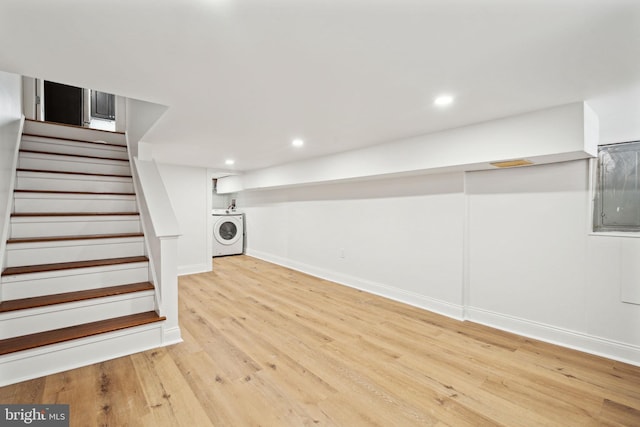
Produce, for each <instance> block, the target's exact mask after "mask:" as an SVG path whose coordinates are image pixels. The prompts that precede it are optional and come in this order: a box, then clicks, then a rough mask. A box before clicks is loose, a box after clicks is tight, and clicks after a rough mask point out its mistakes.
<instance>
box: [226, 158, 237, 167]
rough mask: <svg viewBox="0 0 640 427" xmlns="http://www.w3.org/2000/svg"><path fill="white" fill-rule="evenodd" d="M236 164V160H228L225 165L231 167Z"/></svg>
mask: <svg viewBox="0 0 640 427" xmlns="http://www.w3.org/2000/svg"><path fill="white" fill-rule="evenodd" d="M234 163H235V160H233V159H227V160H225V161H224V164H225V165H229V166H231V165H232V164H234Z"/></svg>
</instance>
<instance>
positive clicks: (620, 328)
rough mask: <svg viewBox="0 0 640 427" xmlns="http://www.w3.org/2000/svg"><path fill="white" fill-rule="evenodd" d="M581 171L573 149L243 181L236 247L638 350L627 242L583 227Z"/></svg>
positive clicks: (347, 280) (583, 342) (479, 315)
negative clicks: (406, 168)
mask: <svg viewBox="0 0 640 427" xmlns="http://www.w3.org/2000/svg"><path fill="white" fill-rule="evenodd" d="M588 179H589V162H588V161H586V160H579V161H571V162H564V163H558V164H551V165H542V166H532V167H525V168H514V169H505V170H494V171H482V172H472V173H466V174H463V173H455V174H439V175H422V176H414V177H406V178H395V179H380V180H371V181H365V182H357V183H356V182H351V183H341V184H325V185H317V186H307V187H296V188H288V189H278V190H265V191H254V192H243V193H241V194H240V196H239V201H238V203H239V205H240V206H242V209H243V211H244V212H246V220H247V253H248V254H249V255H253V256H257V257H260V258H263V259H266V260H270V261H273V262H276V263H280V264H282V265H286V266H289V267H292V268H295V269H299V270H302V271H305V272H308V273H310V274H314V275H317V276H320V277H324V278H327V279H330V280H334V281H337V282H341V283H344V284H347V285H349V286H353V287H356V288H360V289H364V290H367V291H369V292H373V293H377V294H381V295H384V296H387V297H390V298H394V299H397V300H401V301H404V302H407V303H410V304H413V305H417V306H420V307H423V308H426V309H429V310H433V311H436V312H440V313H443V314H447V315H450V316H453V317H457V318H461V319H462V318H467V319H469V320H473V321H477V322H480V323H485V324H489V325H493V326H496V327H499V328H502V329H505V330H510V331H513V332H516V333H520V334H523V335H527V336H532V337H535V338H539V339H543V340H546V341H550V342H556V343H560V344H562V345H566V346H570V347H574V348H579V349H582V350H585V351H589V352H592V353H596V354H603V355H606V356H609V357H612V358H615V359H619V360H625V361H629V362H632V363H635V364H640V327H638V326H637V325H640V305H634V304H627V303H623V302H622V301H621V299H620V289H621V282H622V281H624V280H623V278H622V277H621V276H623V275H621V273H620V271H621V268H622V266H621V261H620V254H621V252H620V251H624V250H626V249H624V248H625V247H626V246H629V245H626V246H625V244H624V243H621V241H623V240H625V239H624V238H621V237H603V236H599V235H590V233H589V218H590V212H589V209H590V202H589V200H590V192H589V185H588ZM627 240H628V239H627ZM621 248H622V249H621ZM342 249H344V258H341V250H342ZM633 250H634V249H633V248H631V249H628V251H630V252H628V253H629V254H631V256H633V254H634V252H633ZM627 258H629V257H627ZM638 280H640V278H638Z"/></svg>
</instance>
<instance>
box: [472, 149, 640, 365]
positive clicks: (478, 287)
mask: <svg viewBox="0 0 640 427" xmlns="http://www.w3.org/2000/svg"><path fill="white" fill-rule="evenodd" d="M466 192H467V197H468V221H469V229H468V230H469V235H468V254H469V258H468V281H469V283H468V285H467V286H468V289H469V295H468V307H466V308H467V314H468V318H469V319H472V320H477V321H480V322H482V323H486V324H490V325H493V326H497V327H499V328H502V329H507V330H511V331H514V332H517V333H521V334H524V335H528V336H532V337H537V338H541V339H544V340H547V341H551V342H558V343H561V344H563V345H567V346H570V347H575V348H579V349H583V350H587V351H590V352H593V353H596V354H602V355H606V356H609V357H613V358H616V359H620V360H626V361H630V362H632V363H636V364H640V329H638V328H636V327H630V326H631V325H637V324H640V305H634V304H628V303H625V302H623V300H622V298H621V289H622V287H623V285H625V284H627V283H629V281H632V280H635V281H636V283H640V277H629V272H631V270H629V269H628V268H626V267H625V266H624V263H625V259H627V258H629V257H633V256H637V252H636V245H635V244H628V243H629V242H631V243H635V242H634V240H635V239H633V238H630V237H619V236H611V235H595V234H592V233H590V218H591V216H590V209H591V204H590V191H589V163H588V162H587V161H574V162H567V163H558V164H554V165H545V166H536V167H529V168H518V169H508V170H501V171H492V172H474V173H469V174H467V177H466Z"/></svg>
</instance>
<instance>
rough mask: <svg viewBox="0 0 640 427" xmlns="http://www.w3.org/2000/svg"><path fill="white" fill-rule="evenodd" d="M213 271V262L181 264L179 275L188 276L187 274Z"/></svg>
mask: <svg viewBox="0 0 640 427" xmlns="http://www.w3.org/2000/svg"><path fill="white" fill-rule="evenodd" d="M209 271H211V263H210V262H209V263H204V264H191V265H179V266H178V276H186V275H187V274H198V273H207V272H209Z"/></svg>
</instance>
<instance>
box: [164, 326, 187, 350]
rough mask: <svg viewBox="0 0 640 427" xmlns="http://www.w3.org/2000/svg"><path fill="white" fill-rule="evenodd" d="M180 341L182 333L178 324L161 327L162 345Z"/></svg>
mask: <svg viewBox="0 0 640 427" xmlns="http://www.w3.org/2000/svg"><path fill="white" fill-rule="evenodd" d="M181 342H182V333H181V332H180V327H179V326H174V327H173V328H163V329H162V345H165V346H167V345H173V344H179V343H181Z"/></svg>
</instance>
